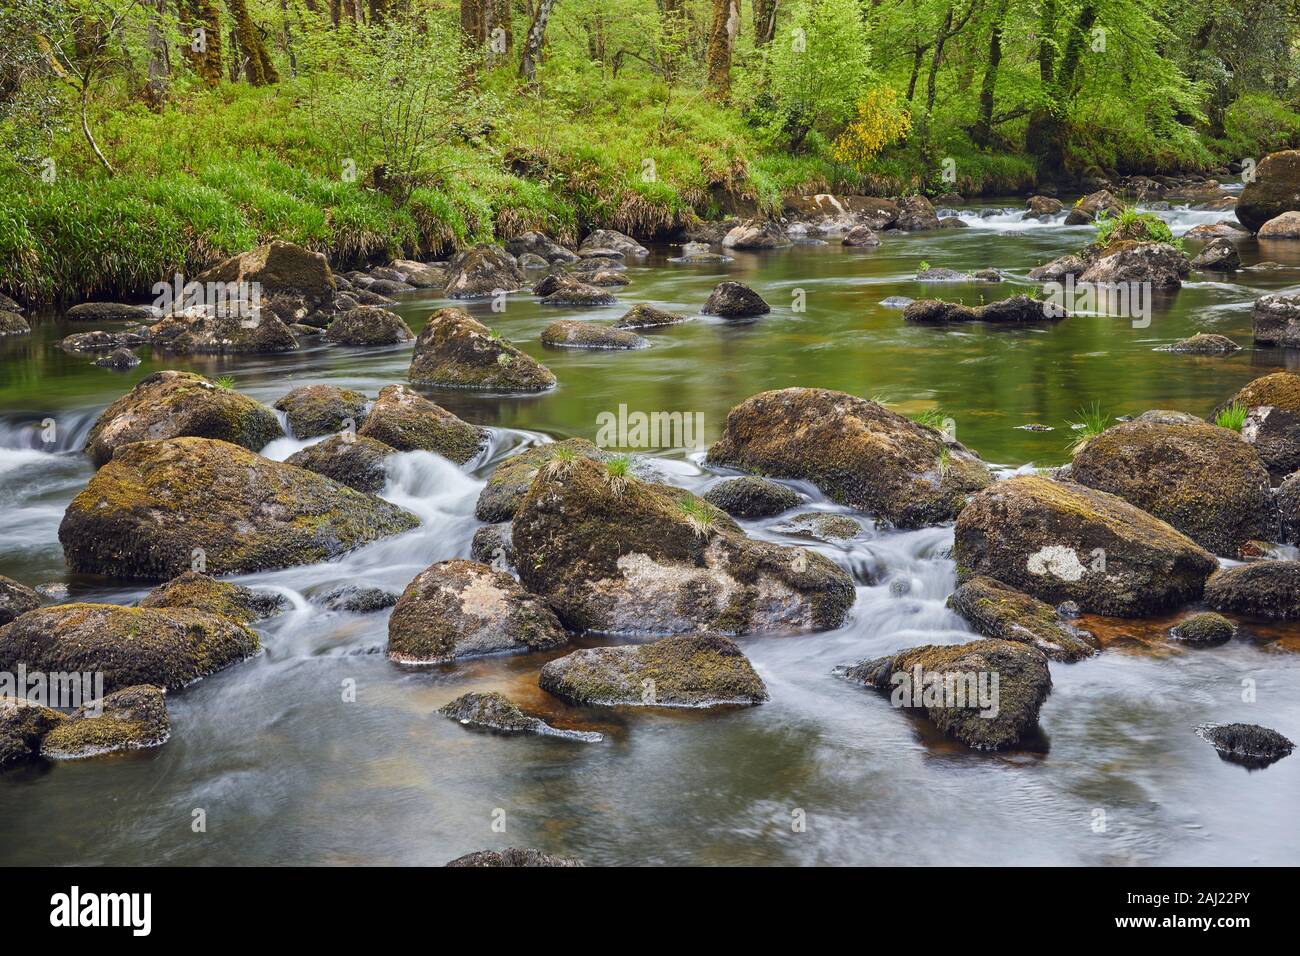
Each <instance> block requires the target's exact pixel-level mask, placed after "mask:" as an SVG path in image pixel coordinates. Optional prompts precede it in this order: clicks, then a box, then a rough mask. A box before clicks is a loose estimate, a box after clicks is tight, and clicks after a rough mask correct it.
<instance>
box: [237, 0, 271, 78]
mask: <svg viewBox="0 0 1300 956" xmlns="http://www.w3.org/2000/svg"><path fill="white" fill-rule="evenodd" d="M226 7H227V8H228V9H229V10H230V16H231V18H232V19H233V20H234V21H235V26H234V31H235V35H236V36H237V37H238V38H239V47H240V49H242V50H243V51H244V57H245V59H244V77H245V78H246V79H247V80H248V82H249V83H251V84H253V86H266V85H267V84H268V83H278V82H279V81H280V75H279V74H278V73H277V72H276V70H275V64H273V63H272V62H271V54H270V53H269V52H268V51H267V49H266V44H265V43H263V42H262V34H261V33H260V32H259V31H258V29H257V25H256V24H255V23H253V18H252V17H250V16H249V15H248V5H247V4H246V3H245V2H244V0H226Z"/></svg>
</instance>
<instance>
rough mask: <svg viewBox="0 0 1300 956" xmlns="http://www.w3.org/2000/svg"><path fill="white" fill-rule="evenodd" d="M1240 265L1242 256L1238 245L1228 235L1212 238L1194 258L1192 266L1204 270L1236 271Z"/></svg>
mask: <svg viewBox="0 0 1300 956" xmlns="http://www.w3.org/2000/svg"><path fill="white" fill-rule="evenodd" d="M1240 267H1241V256H1240V255H1238V253H1237V247H1236V246H1235V245H1233V244H1232V240H1231V239H1228V238H1227V237H1226V236H1216V237H1215V238H1213V239H1211V240H1210V241H1209V242H1208V243H1207V244H1206V246H1205V248H1204V249H1202V250H1201V251H1200V252H1198V253H1197V254H1196V258H1194V259H1193V260H1192V268H1193V269H1200V270H1201V271H1202V272H1235V271H1236V270H1237V269H1239V268H1240Z"/></svg>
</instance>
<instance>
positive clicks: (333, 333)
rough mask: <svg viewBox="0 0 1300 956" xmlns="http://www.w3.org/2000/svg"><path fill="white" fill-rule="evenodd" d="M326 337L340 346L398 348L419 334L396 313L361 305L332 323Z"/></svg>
mask: <svg viewBox="0 0 1300 956" xmlns="http://www.w3.org/2000/svg"><path fill="white" fill-rule="evenodd" d="M325 338H326V339H327V340H328V341H330V342H337V343H338V344H339V345H396V344H397V343H398V342H410V341H412V340H413V339H414V338H415V333H414V332H412V331H411V328H410V326H408V325H407V324H406V323H405V322H404V321H402V317H401V316H400V315H398V314H397V313H396V312H389V311H388V310H387V309H381V308H379V307H378V306H374V305H359V306H357V307H356V308H355V309H349V310H348V311H347V312H344V313H343V314H342V315H340V316H339V317H338V318H337V319H335V320H334V321H333V322H331V323H330V324H329V328H327V329H326V330H325Z"/></svg>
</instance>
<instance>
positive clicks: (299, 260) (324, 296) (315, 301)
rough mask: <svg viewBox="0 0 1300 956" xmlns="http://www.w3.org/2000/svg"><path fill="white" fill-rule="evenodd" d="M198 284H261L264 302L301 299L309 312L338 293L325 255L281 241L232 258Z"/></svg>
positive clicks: (205, 274)
mask: <svg viewBox="0 0 1300 956" xmlns="http://www.w3.org/2000/svg"><path fill="white" fill-rule="evenodd" d="M195 281H197V282H202V283H204V284H205V285H206V284H207V283H209V282H222V283H226V284H227V285H232V284H233V285H237V284H239V283H247V284H248V285H249V286H250V287H251V286H252V285H253V283H257V285H258V286H259V287H260V289H261V293H262V296H263V298H270V297H273V296H276V295H280V294H283V295H296V296H301V297H302V298H303V299H304V301H305V302H306V304H307V307H308V309H314V308H318V307H319V306H321V305H323V304H324V303H326V302H327V301H328V300H329V299H330V298H331V297H332V296H333V295H334V293H335V291H336V289H337V286H336V285H335V282H334V273H333V272H331V271H330V267H329V263H328V262H327V261H326V259H325V257H324V256H323V255H321V254H320V253H319V252H312V251H311V250H309V249H304V248H303V247H302V246H299V245H295V244H294V243H292V242H281V241H280V240H275V241H273V242H270V243H268V244H267V245H263V246H258V247H257V248H255V249H250V250H249V251H248V252H245V253H241V254H240V255H237V256H232V257H231V258H229V259H226V260H224V261H223V262H220V263H218V264H217V265H215V266H213V267H212V268H211V269H209V270H208V271H207V272H204V273H203V274H202V275H200V276H199V277H198V278H197V279H196V280H195Z"/></svg>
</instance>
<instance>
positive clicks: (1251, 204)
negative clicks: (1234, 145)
mask: <svg viewBox="0 0 1300 956" xmlns="http://www.w3.org/2000/svg"><path fill="white" fill-rule="evenodd" d="M1293 209H1300V149H1286V150H1282V151H1281V152H1279V153H1270V154H1269V155H1267V156H1265V157H1264V158H1263V159H1262V160H1261V161H1260V163H1259V165H1258V166H1257V167H1256V168H1255V178H1254V179H1252V180H1251V181H1250V182H1249V183H1247V184H1246V188H1245V189H1243V190H1242V191H1241V197H1240V198H1239V199H1238V200H1237V219H1239V220H1240V221H1241V224H1242V225H1243V226H1245V227H1246V228H1247V229H1249V230H1250V231H1251V232H1258V231H1259V230H1260V228H1261V227H1262V226H1263V225H1264V223H1266V222H1268V221H1269V220H1270V219H1275V218H1276V217H1278V216H1280V215H1282V213H1284V212H1288V211H1290V210H1293Z"/></svg>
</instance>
